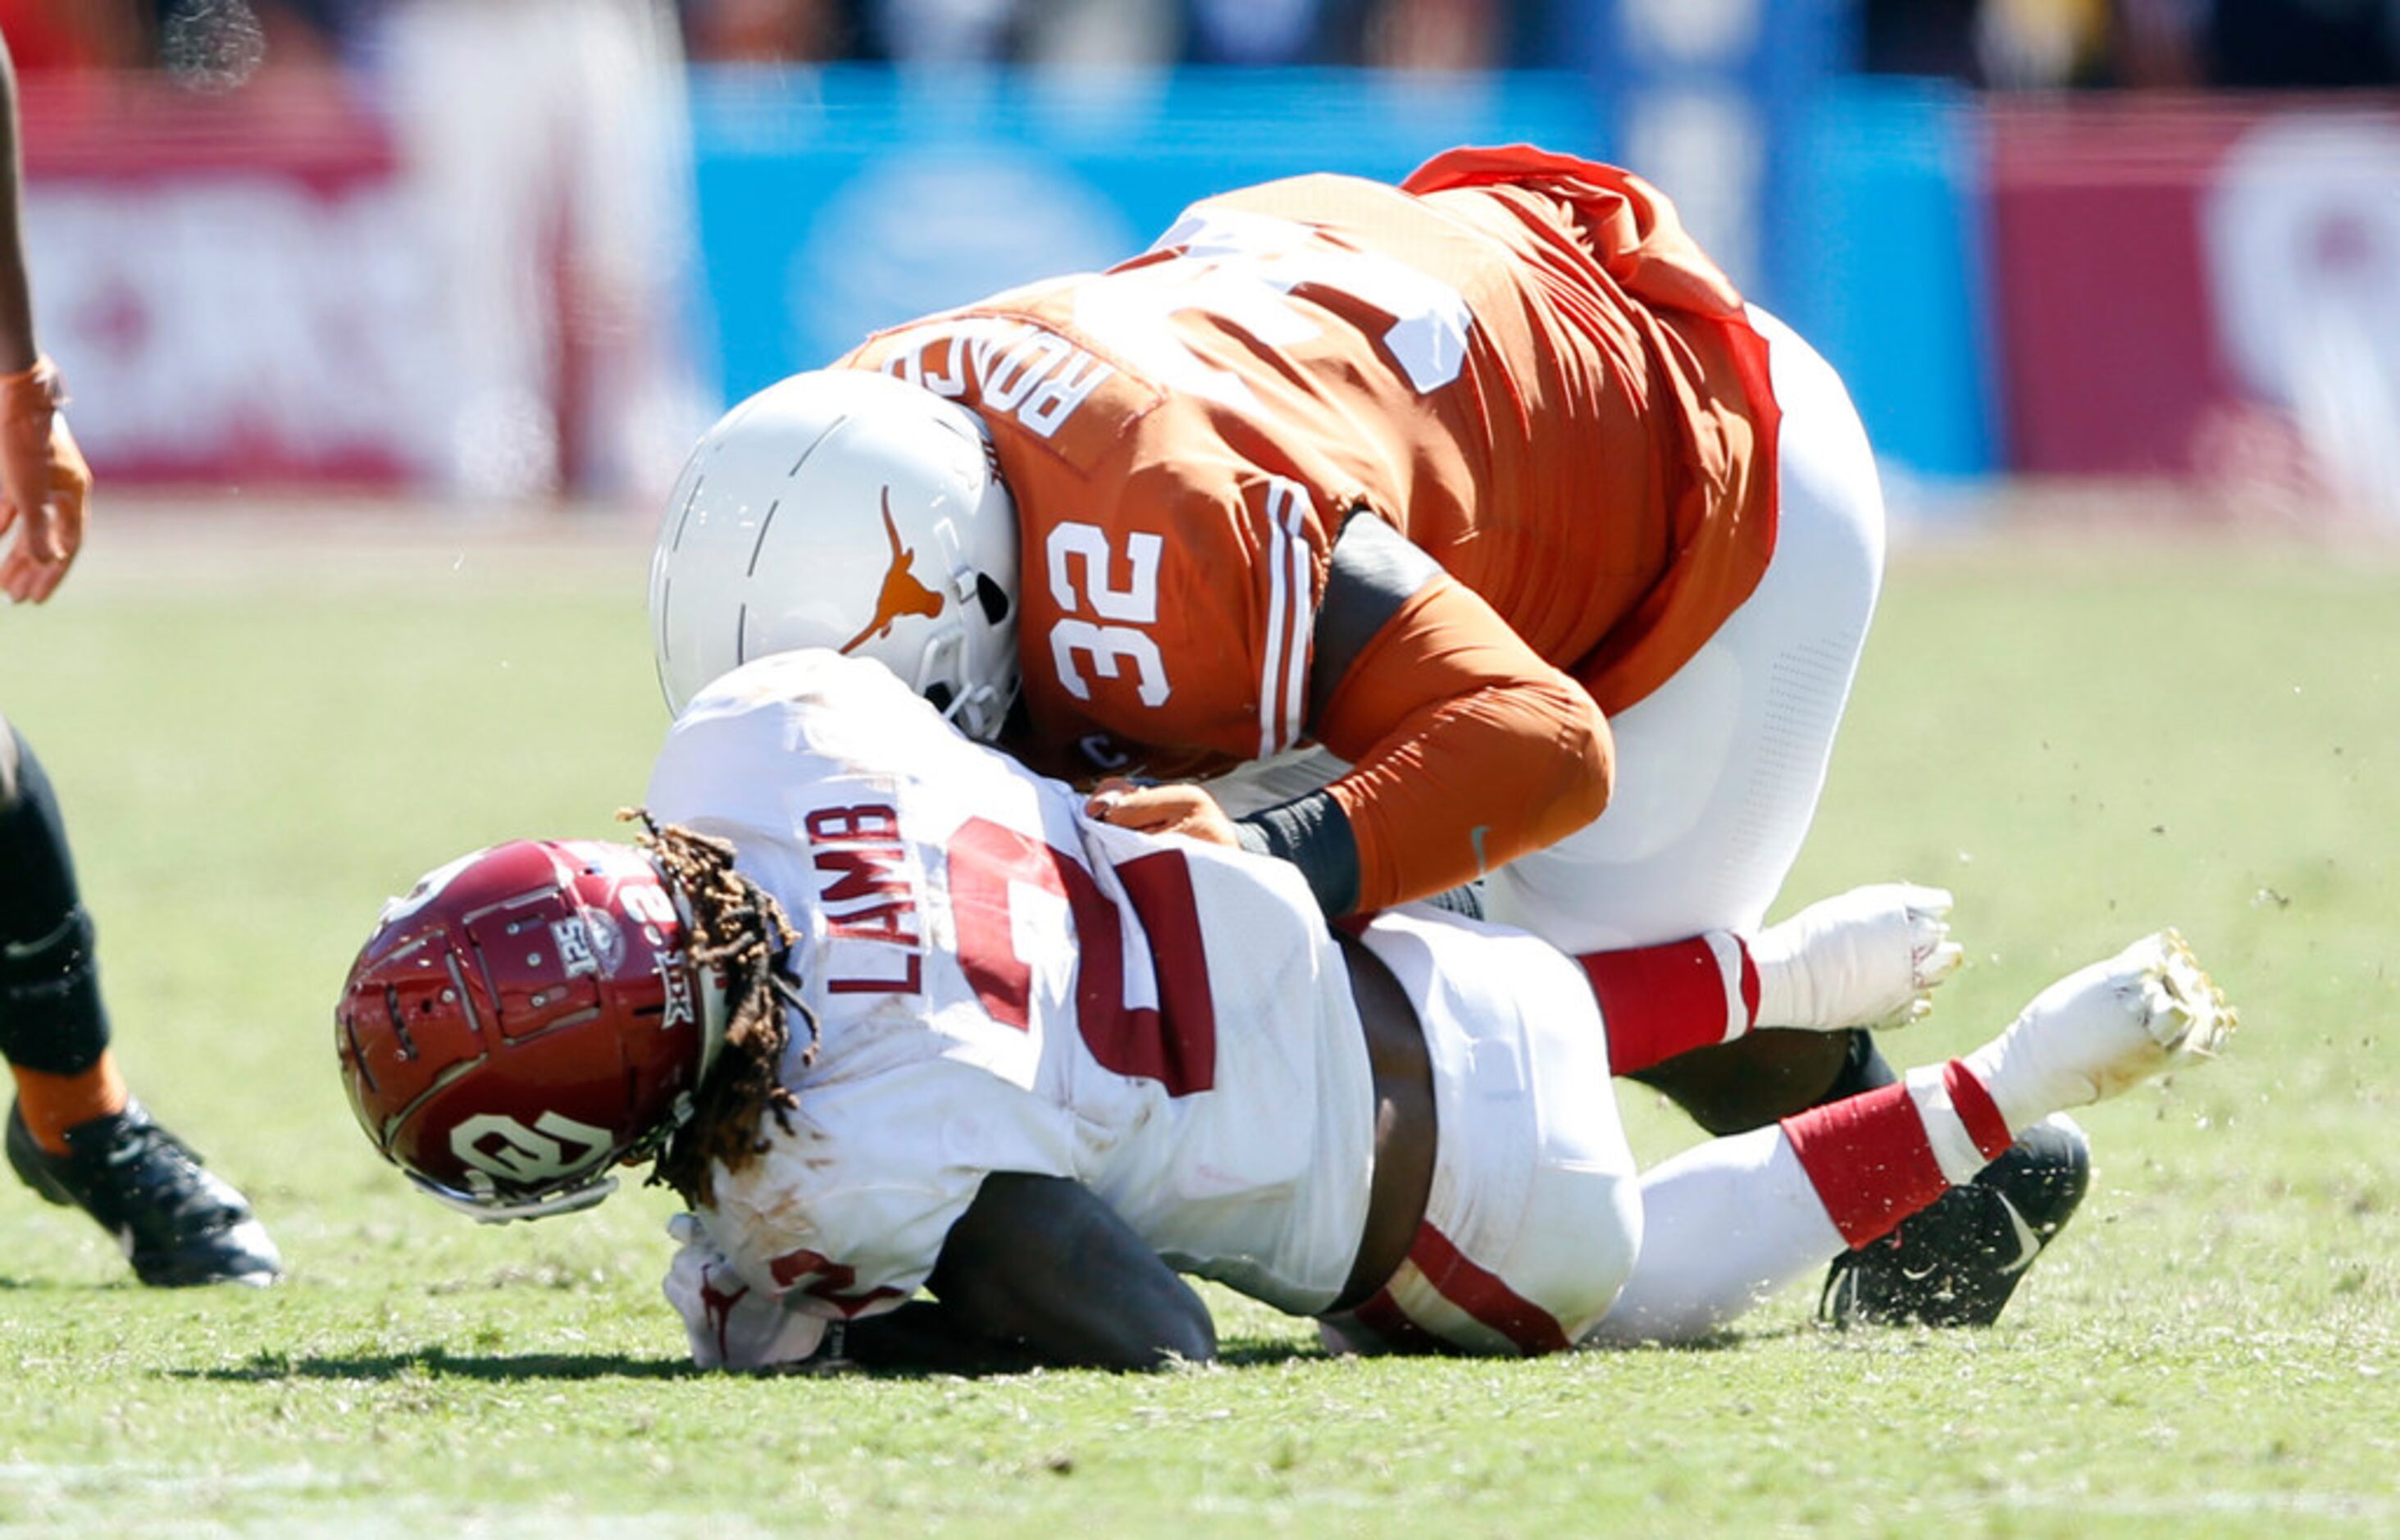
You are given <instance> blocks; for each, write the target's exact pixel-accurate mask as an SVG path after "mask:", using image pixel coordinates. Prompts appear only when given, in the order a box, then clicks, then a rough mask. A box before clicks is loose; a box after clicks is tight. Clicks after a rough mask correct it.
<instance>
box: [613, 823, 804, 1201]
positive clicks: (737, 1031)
mask: <svg viewBox="0 0 2400 1540" xmlns="http://www.w3.org/2000/svg"><path fill="white" fill-rule="evenodd" d="M617 816H618V817H619V818H620V819H625V820H628V821H638V822H639V823H640V824H641V825H642V827H643V829H644V830H645V831H646V832H644V833H643V834H641V835H640V836H638V837H636V838H635V840H634V843H636V844H637V845H639V846H640V847H641V848H642V849H643V850H644V851H645V852H648V855H649V857H650V859H651V860H652V861H654V862H656V863H657V864H658V866H659V870H660V871H661V873H662V874H663V875H664V876H665V878H666V879H667V883H668V885H669V886H670V887H672V888H674V889H675V892H676V893H677V894H679V895H680V896H681V897H682V898H683V900H684V904H685V906H686V907H687V908H689V910H690V912H691V934H690V937H689V941H688V942H687V946H688V947H689V950H690V953H691V961H692V965H693V967H694V969H695V970H697V971H699V972H700V973H702V974H703V975H704V974H708V973H710V972H716V973H720V974H723V975H724V977H725V978H726V980H727V991H726V1024H725V1043H724V1046H723V1047H722V1048H720V1049H719V1050H718V1051H717V1055H716V1063H715V1064H714V1065H712V1066H711V1067H710V1068H709V1071H708V1076H707V1078H706V1079H704V1080H702V1082H701V1083H700V1088H699V1090H698V1091H697V1092H696V1093H695V1094H694V1095H693V1097H692V1104H691V1116H690V1117H689V1118H688V1119H686V1120H685V1121H684V1123H683V1124H681V1125H680V1126H679V1127H677V1128H676V1129H675V1132H674V1133H673V1135H672V1136H670V1137H669V1138H668V1140H667V1142H666V1144H665V1146H664V1148H663V1149H662V1150H661V1152H660V1153H659V1156H658V1159H657V1161H656V1163H655V1164H654V1165H652V1166H651V1167H650V1177H649V1180H650V1183H651V1184H654V1185H657V1184H662V1185H664V1186H667V1187H671V1188H673V1189H674V1190H675V1192H677V1193H678V1194H679V1195H681V1197H682V1198H683V1200H684V1202H686V1203H688V1204H691V1205H693V1206H701V1205H703V1204H706V1203H707V1202H709V1200H710V1198H711V1196H712V1192H711V1189H712V1186H713V1183H712V1182H711V1180H710V1177H709V1169H710V1166H711V1165H712V1164H713V1163H715V1162H717V1161H723V1162H724V1163H725V1168H726V1169H727V1170H729V1171H739V1170H741V1169H742V1168H743V1166H745V1165H749V1164H750V1163H751V1162H752V1161H753V1160H755V1159H757V1157H758V1156H759V1155H760V1154H762V1153H764V1152H766V1149H767V1139H766V1137H765V1134H764V1133H763V1131H762V1126H761V1125H762V1124H763V1123H764V1121H765V1119H766V1118H767V1116H768V1115H769V1114H770V1113H771V1114H772V1115H773V1117H774V1119H775V1122H776V1124H777V1125H778V1126H780V1127H781V1128H783V1130H784V1132H785V1133H789V1132H791V1131H792V1121H791V1113H792V1109H794V1108H796V1107H798V1105H799V1098H798V1097H795V1096H794V1095H792V1093H791V1090H790V1089H789V1088H788V1087H787V1086H785V1085H784V1081H783V1074H782V1070H783V1060H784V1050H785V1049H786V1048H787V1047H788V1046H789V1044H790V1042H791V1029H790V1028H789V1027H788V1026H787V1025H786V1024H785V1017H784V1007H785V1006H786V1005H789V1006H791V1007H793V1008H795V1009H797V1010H798V1012H799V1013H800V1015H802V1016H803V1017H805V1018H806V1019H807V1021H808V1024H809V1045H808V1047H807V1049H806V1050H805V1051H804V1052H803V1053H802V1055H801V1057H800V1062H801V1063H803V1064H807V1063H810V1062H811V1061H813V1060H814V1059H815V1057H816V1052H817V1044H818V1043H819V1041H820V1033H819V1029H818V1026H817V1018H816V1015H815V1013H813V1012H811V1011H810V1010H809V1009H808V1007H807V1006H805V1005H803V1004H801V1003H800V1000H799V996H798V991H797V990H796V989H794V988H793V987H792V983H791V980H790V979H789V978H788V977H787V976H786V975H785V974H784V973H783V972H782V971H781V966H780V965H781V963H782V961H783V959H784V954H785V953H786V952H788V951H789V950H790V949H791V947H793V946H794V945H795V944H796V943H797V942H798V940H799V933H798V932H797V931H795V930H793V928H792V922H791V920H789V919H787V918H786V917H785V916H784V906H783V905H781V904H779V903H777V902H776V900H775V896H774V894H772V893H769V892H767V890H766V889H764V888H761V887H760V886H758V884H757V883H756V882H753V881H751V880H750V879H748V878H746V877H744V876H743V875H742V874H741V873H740V872H738V871H736V870H734V869H733V846H732V844H731V843H730V841H727V840H723V839H715V838H710V837H709V836H707V835H704V834H696V833H694V832H693V831H691V830H690V829H687V828H685V827H683V826H682V825H676V824H661V823H658V822H657V821H655V820H654V819H652V818H651V817H650V815H649V812H648V810H646V809H640V808H627V809H622V810H620V811H619V812H618V814H617ZM702 987H703V988H705V985H704V984H703V986H702ZM636 1158H638V1157H636Z"/></svg>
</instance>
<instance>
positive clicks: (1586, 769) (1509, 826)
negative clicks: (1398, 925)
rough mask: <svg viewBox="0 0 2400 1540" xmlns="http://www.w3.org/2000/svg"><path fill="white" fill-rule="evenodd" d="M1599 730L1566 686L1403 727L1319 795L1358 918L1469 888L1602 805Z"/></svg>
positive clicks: (1500, 697) (1607, 770) (1605, 754)
mask: <svg viewBox="0 0 2400 1540" xmlns="http://www.w3.org/2000/svg"><path fill="white" fill-rule="evenodd" d="M1612 773H1613V767H1612V762H1611V757H1610V742H1609V737H1608V730H1607V728H1606V727H1605V726H1604V725H1603V724H1602V721H1601V719H1600V715H1599V712H1598V710H1597V709H1596V708H1594V707H1593V706H1592V705H1591V703H1590V701H1589V698H1588V697H1585V696H1583V695H1582V693H1581V691H1579V690H1576V689H1575V687H1574V686H1573V685H1572V684H1570V683H1567V682H1566V681H1564V680H1561V681H1560V682H1559V685H1558V686H1557V687H1556V688H1555V689H1554V690H1525V689H1506V690H1503V689H1493V690H1489V691H1483V692H1479V693H1477V694H1475V695H1470V696H1468V697H1466V698H1464V699H1460V700H1455V701H1451V702H1445V703H1444V704H1442V705H1441V706H1439V707H1438V708H1436V709H1434V710H1433V711H1431V712H1428V713H1426V714H1425V715H1424V716H1423V717H1421V718H1419V719H1415V720H1412V721H1411V722H1408V723H1406V724H1404V725H1403V726H1402V727H1401V729H1398V730H1396V731H1395V732H1393V733H1392V734H1390V735H1389V736H1387V737H1386V738H1385V739H1384V741H1383V742H1382V743H1378V744H1377V745H1376V747H1375V748H1374V750H1373V751H1372V752H1371V753H1370V754H1369V755H1368V756H1366V757H1365V758H1363V759H1361V760H1360V761H1359V762H1358V764H1357V767H1356V768H1355V769H1354V770H1351V772H1350V773H1349V774H1347V775H1345V776H1343V778H1342V779H1341V780H1339V781H1336V782H1334V783H1333V784H1332V785H1331V786H1330V787H1329V788H1328V790H1329V791H1330V793H1331V794H1332V796H1333V797H1335V798H1336V799H1337V800H1339V801H1340V803H1341V804H1342V808H1343V811H1344V812H1345V813H1346V814H1347V815H1348V823H1349V827H1350V830H1351V833H1352V835H1353V837H1354V838H1356V840H1357V850H1358V899H1357V907H1358V909H1359V910H1360V911H1362V912H1364V911H1371V910H1374V909H1379V908H1384V907H1388V906H1391V905H1394V904H1399V903H1405V902H1407V901H1409V900H1411V899H1415V898H1423V897H1425V896H1427V895H1428V894H1431V893H1440V892H1442V891H1443V890H1445V889H1448V888H1454V887H1457V886H1459V885H1460V884H1461V883H1466V882H1471V881H1473V880H1475V879H1477V878H1479V877H1481V876H1483V875H1484V874H1485V873H1487V872H1489V871H1491V870H1493V868H1495V867H1498V866H1501V865H1506V864H1507V863H1508V862H1510V861H1513V860H1515V859H1516V858H1517V857H1519V856H1520V855H1524V854H1526V853H1528V852H1533V851H1537V850H1540V849H1542V848H1543V847H1544V846H1547V845H1551V844H1555V843H1556V842H1557V841H1559V840H1560V839H1562V838H1565V837H1566V836H1568V835H1570V834H1573V833H1574V832H1575V830H1577V829H1579V828H1582V827H1583V826H1584V825H1587V824H1589V823H1590V822H1591V821H1592V820H1593V819H1595V818H1597V817H1599V816H1600V814H1601V811H1602V809H1603V808H1605V807H1606V806H1607V805H1608V794H1609V789H1610V786H1611V781H1612Z"/></svg>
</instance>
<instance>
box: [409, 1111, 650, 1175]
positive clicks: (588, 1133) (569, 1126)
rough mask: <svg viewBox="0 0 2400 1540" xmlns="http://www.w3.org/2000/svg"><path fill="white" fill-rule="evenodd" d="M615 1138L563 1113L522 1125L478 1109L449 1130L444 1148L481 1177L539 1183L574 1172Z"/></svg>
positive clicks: (587, 1166)
mask: <svg viewBox="0 0 2400 1540" xmlns="http://www.w3.org/2000/svg"><path fill="white" fill-rule="evenodd" d="M614 1144H615V1140H614V1139H612V1138H610V1137H609V1134H608V1131H607V1129H605V1128H594V1127H593V1126H592V1125H591V1124H588V1123H578V1122H576V1121H575V1120H574V1119H573V1118H570V1117H568V1116H567V1115H566V1113H564V1112H544V1113H543V1114H542V1115H541V1116H539V1118H536V1119H535V1120H534V1123H533V1126H532V1127H530V1128H528V1127H526V1126H525V1124H522V1123H520V1122H518V1121H517V1120H516V1119H515V1118H513V1117H511V1116H510V1115H509V1114H507V1113H505V1112H478V1113H477V1114H475V1115H474V1116H473V1117H471V1118H464V1119H461V1120H460V1121H459V1123H458V1125H457V1127H455V1128H453V1129H451V1130H450V1152H451V1153H452V1154H454V1155H456V1156H457V1157H458V1159H459V1160H460V1161H461V1162H462V1163H464V1164H465V1165H467V1166H468V1167H469V1168H470V1170H471V1171H473V1172H475V1173H476V1174H477V1175H478V1176H480V1177H482V1178H484V1182H478V1183H476V1185H479V1186H481V1185H484V1184H485V1183H486V1182H488V1181H489V1180H490V1179H494V1178H497V1179H499V1180H501V1181H505V1182H509V1183H511V1184H512V1185H514V1186H517V1187H526V1188H530V1187H539V1186H543V1185H546V1184H548V1183H551V1182H554V1181H559V1180H561V1179H565V1178H567V1177H572V1176H577V1175H580V1173H582V1172H584V1171H586V1170H589V1169H590V1168H591V1167H592V1166H593V1165H597V1164H598V1163H599V1162H601V1161H602V1160H605V1159H606V1158H607V1154H608V1152H609V1150H610V1149H611V1148H613V1147H614Z"/></svg>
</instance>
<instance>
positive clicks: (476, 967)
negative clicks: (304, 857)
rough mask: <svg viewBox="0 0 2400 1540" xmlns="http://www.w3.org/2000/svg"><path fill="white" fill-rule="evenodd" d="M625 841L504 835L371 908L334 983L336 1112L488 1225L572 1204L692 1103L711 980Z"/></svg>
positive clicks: (650, 1149)
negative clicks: (374, 915)
mask: <svg viewBox="0 0 2400 1540" xmlns="http://www.w3.org/2000/svg"><path fill="white" fill-rule="evenodd" d="M688 932H689V919H688V916H687V914H686V912H685V910H684V909H683V907H682V906H681V905H680V903H679V901H678V899H677V897H676V895H675V891H674V889H673V888H672V887H670V886H669V885H668V883H667V882H666V881H665V879H663V878H662V877H661V875H660V873H659V870H658V868H657V867H656V866H655V865H652V864H651V863H650V861H649V860H648V857H646V856H644V855H643V853H642V852H640V851H637V850H634V849H633V848H632V847H630V846H625V845H617V844H607V843H603V842H601V841H597V840H560V841H551V840H529V839H520V840H515V841H512V842H511V843H509V844H505V845H495V846H493V847H491V848H490V849H488V850H483V851H478V852H475V853H474V854H472V855H468V856H462V857H461V858H459V859H458V860H457V861H454V862H452V863H450V864H449V865H446V866H442V867H439V868H437V869H436V870H434V871H432V872H430V873H428V874H427V875H426V876H425V877H424V878H423V879H421V880H419V881H418V882H417V884H416V887H414V888H412V889H410V890H409V892H408V893H407V894H406V895H404V896H402V897H400V898H395V899H393V900H391V901H390V902H389V903H388V904H386V905H385V906H384V910H383V913H382V915H381V917H380V918H379V919H378V920H377V921H376V924H375V934H373V935H372V936H370V937H368V939H367V944H366V946H365V947H364V948H363V949H362V950H361V952H360V953H359V958H358V961H357V962H356V963H355V964H353V965H352V966H351V969H350V976H349V980H348V983H346V984H345V985H344V986H343V988H342V1002H341V1005H340V1007H339V1008H338V1009H337V1010H336V1011H335V1013H334V1047H335V1049H336V1051H337V1052H338V1053H339V1055H340V1057H341V1065H342V1079H343V1082H344V1083H345V1084H346V1085H348V1088H349V1093H350V1107H351V1110H352V1111H355V1112H357V1114H358V1118H359V1124H360V1126H361V1127H363V1128H364V1129H365V1130H366V1132H367V1137H368V1138H371V1139H373V1140H374V1141H375V1148H376V1149H378V1150H380V1151H382V1152H383V1153H384V1156H385V1158H386V1159H388V1160H389V1161H391V1162H392V1163H393V1164H394V1165H398V1166H399V1167H400V1168H401V1169H402V1171H404V1172H406V1173H407V1174H408V1177H409V1179H410V1180H412V1181H414V1182H416V1185H417V1186H418V1187H419V1188H421V1189H423V1190H424V1191H425V1192H429V1193H430V1194H431V1195H433V1196H434V1197H436V1198H439V1199H441V1200H442V1201H443V1202H444V1203H447V1204H449V1205H450V1206H453V1207H456V1208H460V1209H463V1210H465V1211H466V1212H468V1213H470V1214H472V1215H473V1216H475V1217H476V1218H477V1219H480V1220H489V1221H493V1222H499V1221H504V1220H518V1219H540V1218H543V1217H545V1216H547V1215H551V1214H563V1213H569V1212H572V1211H573V1210H575V1209H579V1208H588V1207H590V1206H592V1205H593V1204H596V1203H598V1202H599V1201H600V1200H601V1199H603V1198H605V1197H607V1195H608V1194H609V1193H610V1192H613V1191H615V1189H616V1185H617V1180H616V1179H615V1178H614V1177H612V1176H610V1175H608V1174H607V1173H608V1169H609V1167H611V1166H613V1165H619V1164H620V1163H622V1162H626V1161H639V1160H643V1159H647V1158H648V1157H649V1156H651V1155H654V1154H655V1153H657V1152H658V1151H659V1150H660V1149H661V1147H662V1146H663V1145H664V1143H665V1141H666V1139H667V1138H668V1136H669V1135H671V1134H672V1133H673V1132H674V1131H675V1128H676V1127H677V1126H678V1125H679V1124H681V1123H682V1122H683V1121H684V1120H685V1119H686V1118H688V1117H689V1115H690V1111H691V1101H692V1097H693V1094H694V1093H695V1092H696V1091H697V1090H698V1088H699V1086H700V1083H701V1079H702V1076H703V1075H705V1074H706V1073H707V1072H708V1068H709V1065H710V1064H711V1062H713V1060H714V1059H715V1057H716V1050H717V1048H718V1046H719V1045H720V1044H721V1043H723V1041H724V1036H725V1005H724V988H723V983H722V981H721V980H720V979H715V978H709V977H704V976H703V975H702V973H701V971H700V970H699V969H697V968H695V967H694V966H693V964H692V962H691V960H690V956H689V952H688V950H687V949H686V936H687V934H688Z"/></svg>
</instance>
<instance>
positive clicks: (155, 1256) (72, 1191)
mask: <svg viewBox="0 0 2400 1540" xmlns="http://www.w3.org/2000/svg"><path fill="white" fill-rule="evenodd" d="M7 1147H8V1164H9V1165H11V1166H13V1167H15V1168H16V1172H17V1175H18V1176H20V1177H21V1178H23V1179H24V1182H25V1185H26V1186H28V1187H30V1188H32V1189H33V1190H34V1192H39V1193H40V1194H41V1195H42V1196H43V1197H45V1198H48V1200H49V1201H50V1202H52V1203H55V1204H72V1205H73V1206H75V1207H77V1208H80V1209H82V1210H83V1211H84V1212H85V1213H87V1214H89V1215H90V1216H91V1217H92V1218H93V1219H95V1220H99V1221H100V1227H101V1228H102V1229H103V1230H105V1231H107V1232H108V1233H110V1234H112V1235H115V1236H116V1242H117V1244H118V1245H119V1246H121V1247H124V1248H125V1255H126V1257H127V1258H128V1259H129V1260H130V1261H131V1262H132V1263H133V1273H134V1275H135V1276H136V1277H138V1278H140V1279H141V1280H142V1281H143V1283H146V1284H153V1285H156V1286H157V1287H160V1288H179V1287H181V1286H183V1285H185V1284H212V1283H242V1284H252V1285H265V1284H271V1283H273V1282H274V1281H275V1280H276V1277H277V1276H278V1275H279V1274H280V1273H281V1272H282V1270H283V1259H282V1258H281V1257H280V1256H279V1255H278V1254H277V1252H276V1249H275V1243H274V1242H273V1241H271V1240H269V1239H267V1237H266V1226H265V1225H262V1224H260V1223H259V1222H258V1220H256V1219H254V1218H252V1215H251V1212H250V1205H249V1203H248V1202H246V1201H245V1200H244V1199H243V1197H242V1195H241V1194H240V1193H239V1192H235V1191H234V1190H233V1188H232V1187H231V1186H229V1185H228V1184H226V1183H225V1181H224V1180H222V1179H219V1178H218V1177H216V1176H215V1175H213V1174H212V1173H211V1172H209V1171H208V1170H206V1169H204V1168H203V1167H202V1166H201V1165H200V1161H199V1157H198V1156H197V1155H195V1154H193V1153H192V1152H191V1151H190V1150H188V1149H186V1148H185V1147H184V1142H183V1141H182V1140H181V1139H178V1138H175V1136H174V1135H172V1134H170V1133H169V1132H167V1130H166V1129H164V1128H161V1127H160V1126H158V1124H156V1123H153V1122H151V1121H150V1114H149V1113H148V1112H146V1111H143V1108H142V1104H141V1103H140V1102H130V1103H128V1104H127V1105H126V1109H125V1111H122V1112H117V1113H115V1114H113V1115H111V1116H108V1117H104V1118H94V1119H92V1120H91V1121H90V1122H89V1123H79V1124H75V1126H74V1127H73V1128H70V1129H68V1130H67V1152H66V1153H65V1154H63V1155H53V1154H51V1153H50V1152H48V1151H47V1150H45V1149H43V1148H42V1147H41V1146H40V1145H39V1144H36V1143H35V1142H34V1133H33V1130H32V1129H30V1128H28V1127H26V1126H25V1117H24V1113H23V1112H22V1111H20V1110H18V1109H17V1108H16V1107H14V1106H11V1107H10V1108H9V1109H8V1136H7Z"/></svg>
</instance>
